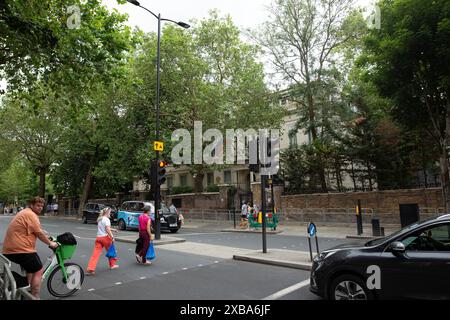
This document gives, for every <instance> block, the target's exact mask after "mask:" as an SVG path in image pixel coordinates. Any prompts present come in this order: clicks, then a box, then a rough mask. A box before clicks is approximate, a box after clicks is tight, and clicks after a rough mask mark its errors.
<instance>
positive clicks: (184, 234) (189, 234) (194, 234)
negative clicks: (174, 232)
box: [180, 232, 227, 236]
mask: <svg viewBox="0 0 450 320" xmlns="http://www.w3.org/2000/svg"><path fill="white" fill-rule="evenodd" d="M204 234H227V232H199V233H183V234H180V236H181V235H182V236H198V235H204Z"/></svg>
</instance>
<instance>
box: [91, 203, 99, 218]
mask: <svg viewBox="0 0 450 320" xmlns="http://www.w3.org/2000/svg"><path fill="white" fill-rule="evenodd" d="M99 214H100V206H99V205H98V204H95V205H94V209H93V210H92V216H91V217H92V221H97V218H98V216H99Z"/></svg>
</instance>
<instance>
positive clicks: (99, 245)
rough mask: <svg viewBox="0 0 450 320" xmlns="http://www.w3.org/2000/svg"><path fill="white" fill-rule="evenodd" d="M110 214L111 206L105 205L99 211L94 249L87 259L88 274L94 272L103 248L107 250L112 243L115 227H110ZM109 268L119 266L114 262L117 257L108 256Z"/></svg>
mask: <svg viewBox="0 0 450 320" xmlns="http://www.w3.org/2000/svg"><path fill="white" fill-rule="evenodd" d="M110 215H111V208H109V207H106V208H103V209H102V210H101V211H100V214H99V215H98V218H97V226H98V228H97V238H96V239H95V245H94V251H93V252H92V256H91V258H90V259H89V263H88V267H87V270H86V273H87V274H88V275H93V274H95V268H96V267H97V262H98V259H99V257H100V255H101V254H102V251H103V249H105V250H106V251H108V250H109V247H110V246H111V245H112V244H113V243H114V236H113V234H112V231H114V232H117V229H113V228H111V221H110V220H109V218H110ZM108 260H109V268H110V269H116V268H118V267H119V266H118V265H117V264H116V262H117V260H118V259H117V258H108Z"/></svg>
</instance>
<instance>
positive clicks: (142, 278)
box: [139, 277, 147, 280]
mask: <svg viewBox="0 0 450 320" xmlns="http://www.w3.org/2000/svg"><path fill="white" fill-rule="evenodd" d="M139 279H141V280H144V279H147V277H140V278H139Z"/></svg>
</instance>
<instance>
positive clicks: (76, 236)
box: [73, 234, 95, 240]
mask: <svg viewBox="0 0 450 320" xmlns="http://www.w3.org/2000/svg"><path fill="white" fill-rule="evenodd" d="M73 236H74V237H75V238H78V239H83V240H95V238H82V237H80V236H77V235H76V234H74V235H73Z"/></svg>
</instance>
